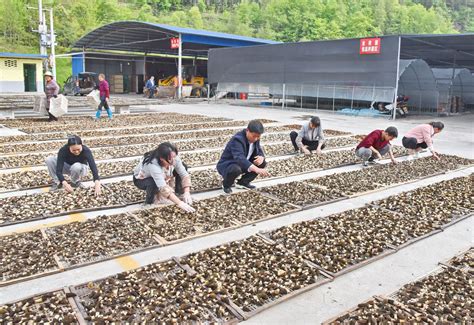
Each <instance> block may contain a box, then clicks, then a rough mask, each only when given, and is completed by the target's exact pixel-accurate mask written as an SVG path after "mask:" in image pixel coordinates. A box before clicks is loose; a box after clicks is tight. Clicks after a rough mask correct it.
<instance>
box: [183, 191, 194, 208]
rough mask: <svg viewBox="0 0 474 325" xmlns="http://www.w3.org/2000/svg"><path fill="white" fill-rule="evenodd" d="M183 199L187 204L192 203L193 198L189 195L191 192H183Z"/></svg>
mask: <svg viewBox="0 0 474 325" xmlns="http://www.w3.org/2000/svg"><path fill="white" fill-rule="evenodd" d="M183 201H184V202H185V203H187V204H189V205H191V204H193V198H192V197H191V194H190V193H188V192H186V193H184V194H183Z"/></svg>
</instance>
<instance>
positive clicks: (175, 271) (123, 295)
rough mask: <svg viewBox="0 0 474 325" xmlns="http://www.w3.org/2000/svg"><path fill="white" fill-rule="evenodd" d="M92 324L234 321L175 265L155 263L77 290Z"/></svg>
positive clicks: (191, 277)
mask: <svg viewBox="0 0 474 325" xmlns="http://www.w3.org/2000/svg"><path fill="white" fill-rule="evenodd" d="M74 291H75V292H76V293H77V294H78V298H79V302H80V303H81V305H82V306H83V307H84V309H85V312H86V314H87V315H86V316H85V319H86V321H89V322H92V323H108V322H126V323H159V324H182V323H189V324H193V323H199V324H204V323H207V324H211V323H216V324H217V323H223V322H225V321H230V320H232V319H234V318H235V317H234V316H233V314H232V313H231V312H230V311H229V310H228V309H227V308H226V307H225V306H224V305H223V304H222V302H220V300H219V299H218V298H217V295H216V294H214V293H213V292H210V291H209V290H206V288H205V287H204V286H203V285H202V284H200V283H199V281H198V279H197V276H196V275H189V274H188V273H186V272H185V271H184V270H183V269H181V268H179V267H178V266H177V265H176V263H175V262H172V261H170V262H162V263H155V264H152V265H148V266H145V267H142V268H140V269H137V270H133V271H129V272H125V273H120V274H118V275H116V276H113V277H108V278H106V279H104V280H100V281H96V282H91V283H88V284H85V285H83V286H77V287H76V288H75V290H74Z"/></svg>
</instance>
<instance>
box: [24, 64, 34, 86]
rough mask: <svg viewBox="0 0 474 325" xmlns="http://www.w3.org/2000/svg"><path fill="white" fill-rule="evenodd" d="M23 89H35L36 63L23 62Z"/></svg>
mask: <svg viewBox="0 0 474 325" xmlns="http://www.w3.org/2000/svg"><path fill="white" fill-rule="evenodd" d="M23 77H24V80H25V91H36V64H26V63H25V64H23Z"/></svg>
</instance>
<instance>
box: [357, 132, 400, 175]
mask: <svg viewBox="0 0 474 325" xmlns="http://www.w3.org/2000/svg"><path fill="white" fill-rule="evenodd" d="M396 137H398V130H397V128H396V127H394V126H389V127H388V128H386V129H385V131H384V130H374V131H372V132H370V133H369V134H368V135H367V136H366V137H365V138H364V139H363V140H362V141H361V142H360V143H359V144H358V145H357V147H356V151H355V154H356V156H357V157H359V158H362V160H363V162H362V164H363V166H364V167H366V166H368V165H369V163H375V159H382V156H384V155H385V154H386V153H388V154H389V155H390V159H391V160H392V163H394V164H396V163H397V161H396V160H395V158H394V157H393V152H392V147H391V145H390V141H391V140H393V139H395V138H396Z"/></svg>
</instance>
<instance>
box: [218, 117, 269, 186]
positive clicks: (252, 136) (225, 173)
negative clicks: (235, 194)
mask: <svg viewBox="0 0 474 325" xmlns="http://www.w3.org/2000/svg"><path fill="white" fill-rule="evenodd" d="M263 131H264V129H263V125H262V123H261V122H260V121H259V120H253V121H250V122H249V124H248V126H247V129H244V130H242V131H240V132H238V133H237V134H235V135H234V136H233V137H232V139H230V141H229V142H228V143H227V145H226V147H225V149H224V152H223V153H222V156H221V159H220V160H219V162H218V163H217V171H218V172H219V174H220V175H221V176H222V177H223V178H224V180H223V182H222V188H223V189H224V192H225V193H227V194H230V193H232V189H231V187H232V185H233V184H234V182H235V180H236V179H237V177H239V176H240V175H242V177H241V178H240V179H239V180H238V181H237V186H238V187H241V188H248V189H254V188H255V186H253V185H252V184H250V183H251V182H252V181H253V180H254V179H255V178H256V177H257V176H258V175H261V176H269V174H268V172H267V171H266V170H265V169H264V168H265V166H266V162H265V154H264V152H263V150H262V147H261V146H260V136H261V135H262V134H263Z"/></svg>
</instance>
